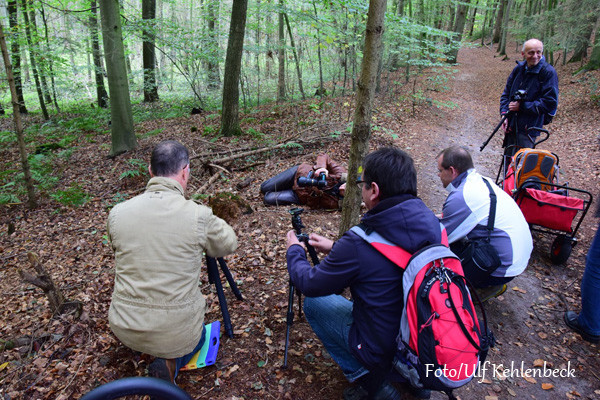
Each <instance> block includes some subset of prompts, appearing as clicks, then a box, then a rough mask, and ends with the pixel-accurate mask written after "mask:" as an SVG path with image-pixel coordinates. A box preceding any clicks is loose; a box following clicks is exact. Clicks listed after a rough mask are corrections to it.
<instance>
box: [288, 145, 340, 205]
mask: <svg viewBox="0 0 600 400" xmlns="http://www.w3.org/2000/svg"><path fill="white" fill-rule="evenodd" d="M319 168H327V171H329V176H328V177H327V186H325V187H324V188H323V190H321V189H319V188H317V187H316V186H306V187H300V186H298V178H299V177H301V176H306V175H308V173H309V172H310V171H316V170H317V169H319ZM346 175H347V173H346V170H345V169H344V167H342V166H340V165H339V164H337V163H336V162H335V161H333V160H332V159H331V158H329V156H328V155H327V154H325V153H323V154H319V155H318V156H317V162H316V163H315V164H314V165H311V164H308V163H303V164H300V165H299V166H298V171H296V176H295V177H294V192H296V194H297V195H298V199H299V200H300V202H301V203H302V204H305V205H307V206H308V207H311V208H339V207H340V205H339V200H340V198H339V197H338V196H335V195H333V194H331V193H328V192H327V190H330V189H331V188H333V187H334V186H335V185H337V184H338V183H339V182H343V181H345V180H346ZM314 178H315V179H316V178H317V177H314Z"/></svg>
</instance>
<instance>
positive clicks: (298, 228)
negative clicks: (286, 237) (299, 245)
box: [288, 207, 308, 242]
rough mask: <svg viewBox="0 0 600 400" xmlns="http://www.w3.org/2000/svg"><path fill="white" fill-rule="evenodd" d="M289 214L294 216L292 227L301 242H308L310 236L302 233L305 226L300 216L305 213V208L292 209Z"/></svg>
mask: <svg viewBox="0 0 600 400" xmlns="http://www.w3.org/2000/svg"><path fill="white" fill-rule="evenodd" d="M288 212H289V213H290V214H291V215H292V227H293V228H294V231H295V232H296V237H297V238H298V240H299V241H301V242H308V235H307V234H306V233H302V229H303V228H304V224H303V223H302V218H301V217H300V214H302V213H303V212H304V208H300V207H294V208H290V209H289V211H288Z"/></svg>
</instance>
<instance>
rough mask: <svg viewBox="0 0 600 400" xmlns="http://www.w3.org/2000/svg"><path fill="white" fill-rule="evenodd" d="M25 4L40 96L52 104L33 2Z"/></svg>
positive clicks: (28, 0) (31, 0)
mask: <svg viewBox="0 0 600 400" xmlns="http://www.w3.org/2000/svg"><path fill="white" fill-rule="evenodd" d="M26 2H27V8H28V13H29V29H30V36H31V42H32V43H33V45H32V49H33V51H34V53H35V54H34V55H33V56H34V57H35V63H36V66H37V70H38V76H39V79H40V84H41V87H42V94H43V95H44V100H45V102H46V104H52V97H51V96H50V90H49V89H48V82H47V81H46V72H47V67H46V63H45V62H44V60H43V58H42V57H41V52H40V42H41V41H40V35H39V34H38V27H37V19H36V17H35V10H34V9H33V2H34V0H26ZM30 55H31V52H30Z"/></svg>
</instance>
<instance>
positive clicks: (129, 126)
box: [100, 0, 137, 157]
mask: <svg viewBox="0 0 600 400" xmlns="http://www.w3.org/2000/svg"><path fill="white" fill-rule="evenodd" d="M119 11H120V9H119V0H100V14H101V20H102V39H103V42H104V58H105V61H106V69H107V74H108V90H109V91H110V116H111V125H110V126H111V142H112V149H111V152H110V155H111V156H112V157H114V156H117V155H119V154H121V153H124V152H126V151H129V150H133V149H134V148H136V147H137V139H136V137H135V133H134V131H133V113H132V111H131V100H130V98H129V81H128V79H127V66H126V63H125V49H124V48H123V32H122V30H121V15H120V13H119Z"/></svg>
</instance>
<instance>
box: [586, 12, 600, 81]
mask: <svg viewBox="0 0 600 400" xmlns="http://www.w3.org/2000/svg"><path fill="white" fill-rule="evenodd" d="M598 18H599V19H600V17H598ZM599 22H600V21H599ZM598 68H600V29H596V35H595V38H594V47H593V48H592V54H591V55H590V60H589V61H588V63H587V64H586V65H585V67H584V69H586V70H588V71H591V70H595V69H598Z"/></svg>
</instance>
